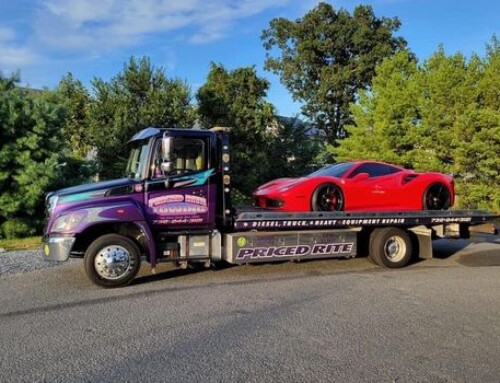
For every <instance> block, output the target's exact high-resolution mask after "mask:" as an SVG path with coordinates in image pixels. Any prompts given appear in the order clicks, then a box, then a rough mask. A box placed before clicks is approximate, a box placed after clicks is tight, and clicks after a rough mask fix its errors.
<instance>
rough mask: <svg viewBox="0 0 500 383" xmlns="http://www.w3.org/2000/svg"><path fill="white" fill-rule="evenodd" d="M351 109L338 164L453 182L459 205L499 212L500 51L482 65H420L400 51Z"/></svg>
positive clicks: (448, 61) (460, 60) (492, 48)
mask: <svg viewBox="0 0 500 383" xmlns="http://www.w3.org/2000/svg"><path fill="white" fill-rule="evenodd" d="M376 73H377V74H376V76H375V78H374V79H373V86H372V88H371V89H370V91H363V92H361V93H360V98H359V101H358V102H357V103H355V104H352V106H351V108H352V112H353V116H354V124H352V125H349V126H347V131H348V133H349V137H348V138H346V139H344V140H342V141H341V142H340V143H339V146H338V147H336V148H330V150H332V152H333V153H334V155H335V156H336V158H337V159H339V160H351V159H362V158H364V159H366V158H369V159H378V160H383V161H389V162H394V163H398V164H401V165H405V166H410V167H413V168H415V169H417V170H422V171H440V172H445V173H451V174H453V175H454V176H455V181H456V191H457V195H458V196H459V199H458V200H459V206H460V207H464V208H478V207H479V208H488V209H493V210H495V211H500V163H499V161H498V153H500V138H499V137H500V96H499V94H498V87H499V86H500V48H499V44H498V41H497V40H496V38H493V41H492V44H491V45H489V46H488V51H487V55H486V57H484V58H481V57H479V56H478V55H473V56H472V57H471V58H470V59H469V60H467V59H466V58H465V57H464V56H463V55H462V54H460V53H457V54H455V55H450V56H449V55H446V53H445V51H444V49H443V48H442V47H441V48H439V49H438V50H437V52H435V53H434V54H433V55H432V56H431V57H430V58H429V59H428V60H426V61H425V62H424V63H423V64H422V65H421V66H418V65H416V63H414V62H413V61H412V60H411V57H409V56H408V55H407V54H405V53H404V52H402V53H400V54H397V55H395V56H394V57H392V58H389V59H387V60H385V61H384V62H383V63H382V64H381V65H380V66H379V67H378V68H377V70H376Z"/></svg>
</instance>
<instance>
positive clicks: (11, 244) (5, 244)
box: [0, 237, 42, 250]
mask: <svg viewBox="0 0 500 383" xmlns="http://www.w3.org/2000/svg"><path fill="white" fill-rule="evenodd" d="M41 244H42V237H28V238H15V239H0V248H1V249H5V250H25V249H35V248H37V247H40V246H41Z"/></svg>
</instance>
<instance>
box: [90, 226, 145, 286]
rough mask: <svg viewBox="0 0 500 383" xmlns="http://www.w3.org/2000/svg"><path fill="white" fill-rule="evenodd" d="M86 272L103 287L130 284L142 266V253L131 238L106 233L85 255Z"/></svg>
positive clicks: (92, 244) (93, 243)
mask: <svg viewBox="0 0 500 383" xmlns="http://www.w3.org/2000/svg"><path fill="white" fill-rule="evenodd" d="M84 266H85V273H86V274H87V276H88V277H89V279H90V280H91V281H92V282H94V283H95V284H96V285H98V286H101V287H107V288H110V287H120V286H124V285H127V284H129V283H130V282H131V281H132V279H134V277H135V276H136V275H137V273H138V272H139V268H140V267H141V253H140V251H139V248H138V247H137V245H136V244H135V243H134V242H133V241H132V240H131V239H129V238H127V237H124V236H123V235H119V234H106V235H103V236H102V237H99V238H97V239H96V240H95V241H94V242H92V243H91V245H90V246H89V247H88V249H87V251H86V252H85V257H84Z"/></svg>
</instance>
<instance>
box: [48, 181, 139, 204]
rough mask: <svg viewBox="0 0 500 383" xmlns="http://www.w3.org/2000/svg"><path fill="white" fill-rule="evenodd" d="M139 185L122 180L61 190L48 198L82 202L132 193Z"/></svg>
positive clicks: (136, 182)
mask: <svg viewBox="0 0 500 383" xmlns="http://www.w3.org/2000/svg"><path fill="white" fill-rule="evenodd" d="M137 184H139V182H138V181H135V180H133V179H130V178H121V179H117V180H111V181H102V182H94V183H89V184H84V185H78V186H73V187H69V188H65V189H60V190H57V191H55V192H52V193H49V194H48V197H52V196H58V197H59V201H60V202H73V201H80V200H85V199H90V198H98V197H104V196H108V195H119V194H127V193H131V192H132V191H133V190H134V186H135V185H137Z"/></svg>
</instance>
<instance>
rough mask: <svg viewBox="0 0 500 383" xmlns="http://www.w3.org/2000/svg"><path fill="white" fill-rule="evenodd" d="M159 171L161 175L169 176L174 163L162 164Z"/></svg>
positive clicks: (166, 162)
mask: <svg viewBox="0 0 500 383" xmlns="http://www.w3.org/2000/svg"><path fill="white" fill-rule="evenodd" d="M160 169H161V172H162V173H163V174H170V173H172V172H173V171H174V170H175V168H174V163H173V162H172V161H165V162H162V163H161V165H160Z"/></svg>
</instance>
